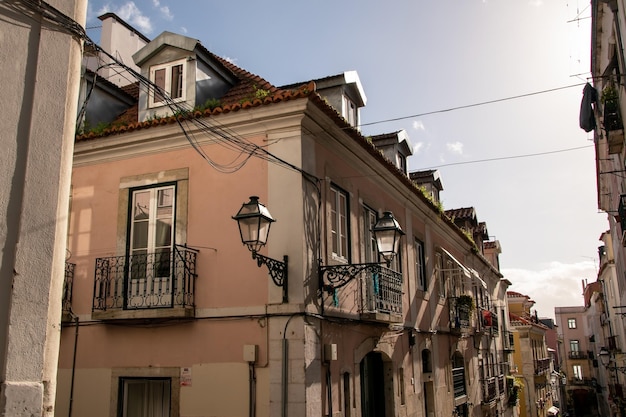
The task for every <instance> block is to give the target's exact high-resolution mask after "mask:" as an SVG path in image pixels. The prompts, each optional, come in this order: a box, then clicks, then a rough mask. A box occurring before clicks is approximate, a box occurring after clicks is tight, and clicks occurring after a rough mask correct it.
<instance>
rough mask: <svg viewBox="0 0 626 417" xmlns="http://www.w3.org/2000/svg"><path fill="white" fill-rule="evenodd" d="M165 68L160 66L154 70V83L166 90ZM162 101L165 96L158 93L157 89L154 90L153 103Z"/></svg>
mask: <svg viewBox="0 0 626 417" xmlns="http://www.w3.org/2000/svg"><path fill="white" fill-rule="evenodd" d="M165 75H166V72H165V68H161V69H158V70H156V71H154V80H153V81H154V84H156V86H157V87H159V88H160V89H161V90H162V91H166V90H165ZM162 101H165V97H163V95H162V94H160V93H159V92H158V91H155V92H154V102H155V103H160V102H162Z"/></svg>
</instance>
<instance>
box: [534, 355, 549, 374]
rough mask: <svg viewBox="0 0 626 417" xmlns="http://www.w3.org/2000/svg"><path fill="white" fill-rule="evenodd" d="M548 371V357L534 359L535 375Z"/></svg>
mask: <svg viewBox="0 0 626 417" xmlns="http://www.w3.org/2000/svg"><path fill="white" fill-rule="evenodd" d="M548 371H550V358H544V359H537V360H535V375H544V374H545V373H547V372H548Z"/></svg>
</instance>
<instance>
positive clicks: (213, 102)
mask: <svg viewBox="0 0 626 417" xmlns="http://www.w3.org/2000/svg"><path fill="white" fill-rule="evenodd" d="M221 105H222V102H221V101H220V99H218V98H210V99H208V100H207V101H205V102H204V103H202V104H199V105H197V106H196V107H195V109H194V110H200V111H202V110H206V109H211V110H213V109H214V108H216V107H219V106H221Z"/></svg>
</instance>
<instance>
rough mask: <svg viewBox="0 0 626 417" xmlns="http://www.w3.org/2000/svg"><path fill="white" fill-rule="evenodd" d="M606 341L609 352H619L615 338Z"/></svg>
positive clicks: (608, 338) (611, 337)
mask: <svg viewBox="0 0 626 417" xmlns="http://www.w3.org/2000/svg"><path fill="white" fill-rule="evenodd" d="M606 341H607V344H608V348H609V352H621V350H620V348H619V346H618V343H617V336H609V337H607V339H606Z"/></svg>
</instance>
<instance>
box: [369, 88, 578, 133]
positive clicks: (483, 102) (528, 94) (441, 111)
mask: <svg viewBox="0 0 626 417" xmlns="http://www.w3.org/2000/svg"><path fill="white" fill-rule="evenodd" d="M585 84H586V83H577V84H571V85H565V86H562V87H556V88H550V89H547V90H541V91H535V92H532V93H526V94H519V95H517V96H509V97H504V98H499V99H495V100H489V101H482V102H479V103H473V104H466V105H463V106H457V107H450V108H447V109H441V110H433V111H429V112H424V113H417V114H412V115H410V116H401V117H395V118H391V119H385V120H379V121H376V122H370V123H363V124H361V125H360V127H363V126H371V125H376V124H380V123H388V122H395V121H398V120H405V119H413V118H415V117H422V116H429V115H431V114H438V113H447V112H451V111H455V110H462V109H469V108H471V107H478V106H485V105H487V104H494V103H500V102H503V101H509V100H517V99H519V98H524V97H531V96H536V95H538V94H546V93H552V92H554V91H559V90H565V89H567V88H572V87H580V86H583V85H585Z"/></svg>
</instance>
